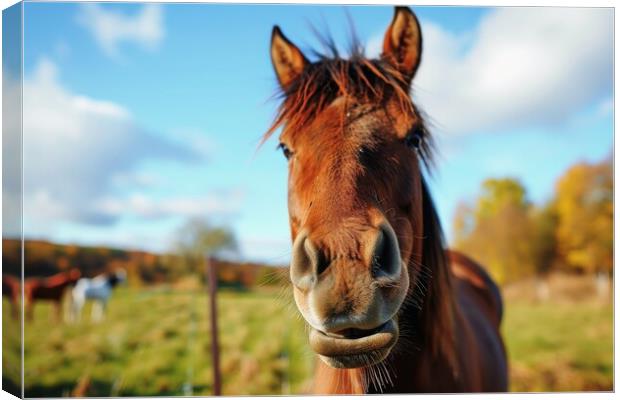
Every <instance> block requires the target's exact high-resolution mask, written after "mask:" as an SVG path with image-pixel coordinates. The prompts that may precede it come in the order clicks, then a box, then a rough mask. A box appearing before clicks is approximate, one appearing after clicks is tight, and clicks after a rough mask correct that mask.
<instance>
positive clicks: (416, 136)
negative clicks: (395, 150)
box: [405, 130, 422, 150]
mask: <svg viewBox="0 0 620 400" xmlns="http://www.w3.org/2000/svg"><path fill="white" fill-rule="evenodd" d="M421 143H422V133H421V132H420V131H418V130H415V131H413V132H411V133H410V134H409V135H408V136H407V137H406V138H405V144H406V145H407V147H409V148H410V149H415V150H417V149H419V148H420V144H421Z"/></svg>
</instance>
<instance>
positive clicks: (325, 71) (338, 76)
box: [261, 45, 434, 169]
mask: <svg viewBox="0 0 620 400" xmlns="http://www.w3.org/2000/svg"><path fill="white" fill-rule="evenodd" d="M315 53H317V54H318V55H319V59H318V60H317V61H316V62H314V63H312V64H309V65H308V66H307V67H306V68H305V70H304V71H303V73H301V74H300V76H298V77H297V78H296V79H295V80H294V81H293V82H292V83H291V84H290V85H289V86H288V87H287V88H286V89H282V88H280V92H279V97H280V99H281V102H280V105H279V107H278V111H277V113H276V117H275V119H274V121H273V123H272V124H271V126H270V127H269V129H268V130H267V132H266V133H265V134H264V135H263V138H262V141H261V143H264V142H265V141H266V140H267V139H269V137H271V135H272V134H273V133H274V132H275V131H276V130H277V129H279V128H283V129H284V130H285V131H286V132H287V133H289V134H290V135H292V136H294V135H296V134H298V133H300V132H302V131H303V128H304V127H307V126H308V124H310V123H311V122H312V121H314V120H315V119H316V118H317V117H319V116H320V115H321V113H322V112H323V111H325V110H326V109H327V108H328V107H329V106H330V105H331V104H332V103H333V102H334V101H336V100H337V99H339V98H345V99H351V100H353V101H354V102H356V103H361V104H382V105H385V103H386V101H387V100H388V99H394V100H395V102H396V104H397V105H398V108H399V110H400V112H401V113H405V114H415V115H416V116H417V120H418V121H419V123H418V124H417V125H418V129H419V131H420V133H421V134H422V137H421V139H422V142H421V144H420V151H419V154H420V157H421V158H422V161H423V163H424V165H425V166H426V167H427V169H428V168H429V167H430V166H432V164H433V161H432V160H433V149H434V144H433V140H432V137H431V135H430V133H429V130H428V129H427V127H426V124H425V122H424V120H423V118H422V112H421V111H420V110H419V108H418V107H416V105H415V104H414V103H413V100H412V98H411V96H410V93H409V84H408V83H407V81H406V79H405V77H404V76H403V75H402V74H401V72H400V71H399V70H398V69H396V68H395V67H394V66H392V65H391V64H390V63H389V62H387V61H385V60H383V59H368V58H366V57H365V56H364V50H363V49H362V48H361V47H360V46H357V45H356V46H355V47H354V48H353V50H352V54H351V55H350V56H349V58H346V59H345V58H340V56H339V55H338V53H337V51H335V50H332V54H331V55H324V54H320V53H318V52H316V51H315ZM346 112H347V110H346V108H342V115H341V116H340V120H341V121H342V124H341V125H342V127H343V128H344V121H345V119H346V118H345V117H346V115H345V114H346Z"/></svg>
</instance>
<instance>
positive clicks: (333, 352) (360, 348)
mask: <svg viewBox="0 0 620 400" xmlns="http://www.w3.org/2000/svg"><path fill="white" fill-rule="evenodd" d="M368 332H369V334H368V335H366V336H362V337H355V338H347V337H333V336H328V335H326V334H325V333H323V332H320V331H317V330H315V329H312V330H311V331H310V347H312V349H313V350H314V351H315V352H316V353H318V354H320V355H322V356H327V357H338V356H351V355H354V354H364V353H368V352H372V351H375V350H378V349H385V348H389V347H391V346H393V345H394V343H395V342H396V339H397V337H398V327H397V326H396V322H395V321H394V320H389V321H387V322H386V323H384V324H383V325H381V326H379V327H377V328H375V329H372V330H370V331H368Z"/></svg>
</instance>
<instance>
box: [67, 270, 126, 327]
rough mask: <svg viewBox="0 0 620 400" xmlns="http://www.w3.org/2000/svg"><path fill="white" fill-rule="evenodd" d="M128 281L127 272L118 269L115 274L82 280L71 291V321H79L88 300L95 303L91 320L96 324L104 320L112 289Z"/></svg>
mask: <svg viewBox="0 0 620 400" xmlns="http://www.w3.org/2000/svg"><path fill="white" fill-rule="evenodd" d="M126 280H127V272H126V271H125V270H124V269H118V270H116V271H115V272H113V273H105V274H101V275H97V276H96V277H94V278H92V279H91V278H82V279H80V280H78V281H77V283H76V284H75V287H74V288H73V290H72V291H71V295H72V296H71V319H72V320H73V321H75V320H79V319H80V316H81V314H82V308H83V307H84V304H85V303H86V300H92V301H93V308H92V311H91V319H92V321H94V322H99V321H101V320H103V318H104V314H105V310H106V307H107V305H108V299H109V298H110V295H112V289H114V287H115V286H116V285H118V284H119V283H122V282H125V281H126Z"/></svg>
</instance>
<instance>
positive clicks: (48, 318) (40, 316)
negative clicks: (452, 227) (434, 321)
mask: <svg viewBox="0 0 620 400" xmlns="http://www.w3.org/2000/svg"><path fill="white" fill-rule="evenodd" d="M507 292H508V295H507V299H506V311H505V320H504V326H503V331H504V333H505V337H506V344H507V348H508V352H509V356H510V368H511V370H510V371H511V389H512V390H516V391H556V390H563V391H568V390H570V391H573V390H611V389H612V382H613V335H612V329H613V325H612V318H613V311H612V305H611V304H610V303H609V302H604V301H603V302H601V301H599V300H596V299H582V300H580V301H579V302H576V303H575V302H570V301H565V300H562V299H558V300H554V298H553V297H552V299H551V300H550V301H548V302H536V301H534V300H532V299H530V298H527V296H518V295H514V294H512V293H513V292H514V293H517V294H518V293H523V291H522V290H507ZM552 292H553V290H552ZM286 297H287V296H284V298H285V299H286ZM287 304H288V301H287V300H281V296H279V295H278V293H276V292H275V291H269V290H267V289H264V290H261V291H257V292H233V291H221V292H220V295H219V297H218V307H219V311H220V317H219V318H220V320H219V323H220V341H221V343H220V344H221V348H222V356H221V358H222V360H221V369H222V375H223V392H224V394H228V395H246V394H288V393H291V394H301V393H305V392H307V391H308V389H309V386H310V384H311V381H312V370H313V365H314V357H313V356H312V353H311V352H310V350H309V349H308V347H307V336H306V334H305V330H304V326H303V323H302V322H301V321H300V320H299V318H297V317H296V313H295V312H294V310H293V309H291V308H290V306H289V305H287ZM207 309H208V308H207V296H206V294H205V293H204V291H203V290H200V289H198V288H186V289H182V290H181V289H179V288H176V289H174V288H171V287H155V288H152V287H148V288H128V287H121V288H120V289H119V290H118V291H117V292H115V293H114V295H113V297H112V300H111V302H110V305H109V309H108V318H107V320H106V322H104V323H101V324H93V323H91V322H90V318H89V312H90V308H89V306H87V307H86V309H85V310H84V315H83V317H82V320H81V321H80V322H78V323H76V324H67V323H64V322H63V323H59V322H58V321H56V319H55V318H53V314H52V307H51V306H50V305H47V304H38V305H37V307H36V309H35V318H34V320H33V321H32V322H27V323H26V327H25V342H26V350H25V381H26V396H30V397H41V396H70V395H75V394H80V395H87V396H110V395H112V396H132V395H141V396H149V395H183V394H193V395H210V394H211V393H212V369H211V361H210V358H209V349H210V347H209V346H210V336H209V327H208V325H207V324H208V318H207V317H208V315H207ZM8 311H9V308H8V303H7V302H6V300H4V302H3V324H4V327H5V329H4V331H5V337H4V338H3V346H4V350H5V351H4V352H3V367H4V369H5V374H6V375H7V377H9V378H10V377H11V375H13V377H14V376H15V373H16V372H18V371H19V370H18V369H16V368H15V366H16V363H17V362H18V360H19V358H18V355H17V354H16V351H18V340H19V339H18V336H17V335H18V333H19V331H18V330H15V329H6V328H7V327H9V326H10V324H14V322H13V321H12V320H11V319H10V314H9V312H8ZM5 382H7V381H5ZM8 383H9V384H10V382H8Z"/></svg>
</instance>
